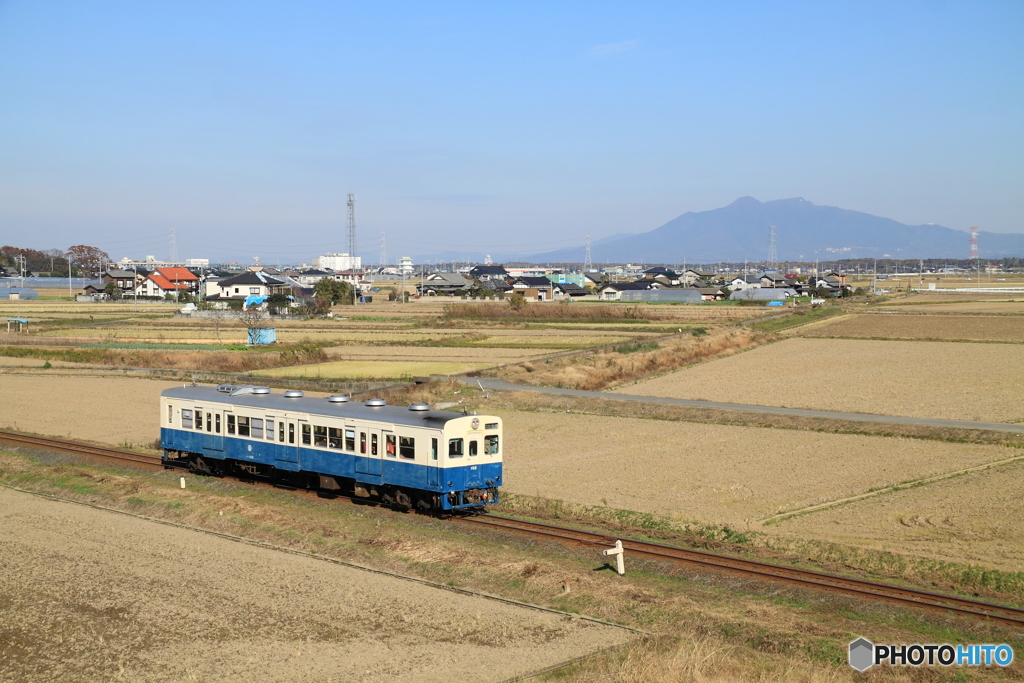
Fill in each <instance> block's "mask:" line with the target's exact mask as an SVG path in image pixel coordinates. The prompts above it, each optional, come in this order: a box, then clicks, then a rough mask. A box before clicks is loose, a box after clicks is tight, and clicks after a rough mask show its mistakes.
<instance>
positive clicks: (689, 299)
mask: <svg viewBox="0 0 1024 683" xmlns="http://www.w3.org/2000/svg"><path fill="white" fill-rule="evenodd" d="M619 301H651V302H657V301H660V302H665V303H668V302H672V303H681V304H699V303H700V302H701V301H704V295H703V294H702V293H701V292H700V291H699V290H697V289H693V288H688V289H642V290H631V291H629V290H628V291H624V292H621V293H620V295H619Z"/></svg>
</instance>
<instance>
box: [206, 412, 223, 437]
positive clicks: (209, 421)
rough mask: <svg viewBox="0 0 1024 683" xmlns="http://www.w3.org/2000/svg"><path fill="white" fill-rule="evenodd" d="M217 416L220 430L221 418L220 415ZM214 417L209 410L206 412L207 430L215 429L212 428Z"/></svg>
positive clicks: (218, 429)
mask: <svg viewBox="0 0 1024 683" xmlns="http://www.w3.org/2000/svg"><path fill="white" fill-rule="evenodd" d="M217 418H218V422H217V431H218V432H219V431H220V421H219V420H220V416H219V415H218V416H217ZM212 419H213V415H212V414H211V413H210V412H209V411H207V413H206V431H208V432H209V431H213V429H212V427H213V423H212Z"/></svg>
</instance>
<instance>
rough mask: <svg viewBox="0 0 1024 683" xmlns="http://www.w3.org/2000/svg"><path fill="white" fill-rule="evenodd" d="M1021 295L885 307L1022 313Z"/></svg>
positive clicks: (959, 311)
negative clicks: (996, 298) (1006, 298)
mask: <svg viewBox="0 0 1024 683" xmlns="http://www.w3.org/2000/svg"><path fill="white" fill-rule="evenodd" d="M1021 296H1022V295H1019V294H1018V295H1017V299H1016V300H1012V299H1008V300H1006V301H971V302H950V303H938V302H937V303H930V304H929V303H925V302H921V303H907V304H900V305H895V304H894V305H892V306H885V307H879V308H885V309H890V310H900V311H924V312H928V313H932V312H934V313H943V312H948V313H1024V301H1021V300H1020V298H1021Z"/></svg>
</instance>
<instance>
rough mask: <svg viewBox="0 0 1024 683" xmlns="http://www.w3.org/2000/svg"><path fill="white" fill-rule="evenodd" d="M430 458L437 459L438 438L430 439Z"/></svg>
mask: <svg viewBox="0 0 1024 683" xmlns="http://www.w3.org/2000/svg"><path fill="white" fill-rule="evenodd" d="M430 459H431V460H437V439H431V440H430Z"/></svg>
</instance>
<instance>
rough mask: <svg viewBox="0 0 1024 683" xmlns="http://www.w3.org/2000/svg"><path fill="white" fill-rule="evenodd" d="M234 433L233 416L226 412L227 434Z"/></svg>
mask: <svg viewBox="0 0 1024 683" xmlns="http://www.w3.org/2000/svg"><path fill="white" fill-rule="evenodd" d="M234 433H235V416H234V415H232V414H231V413H228V434H234Z"/></svg>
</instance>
